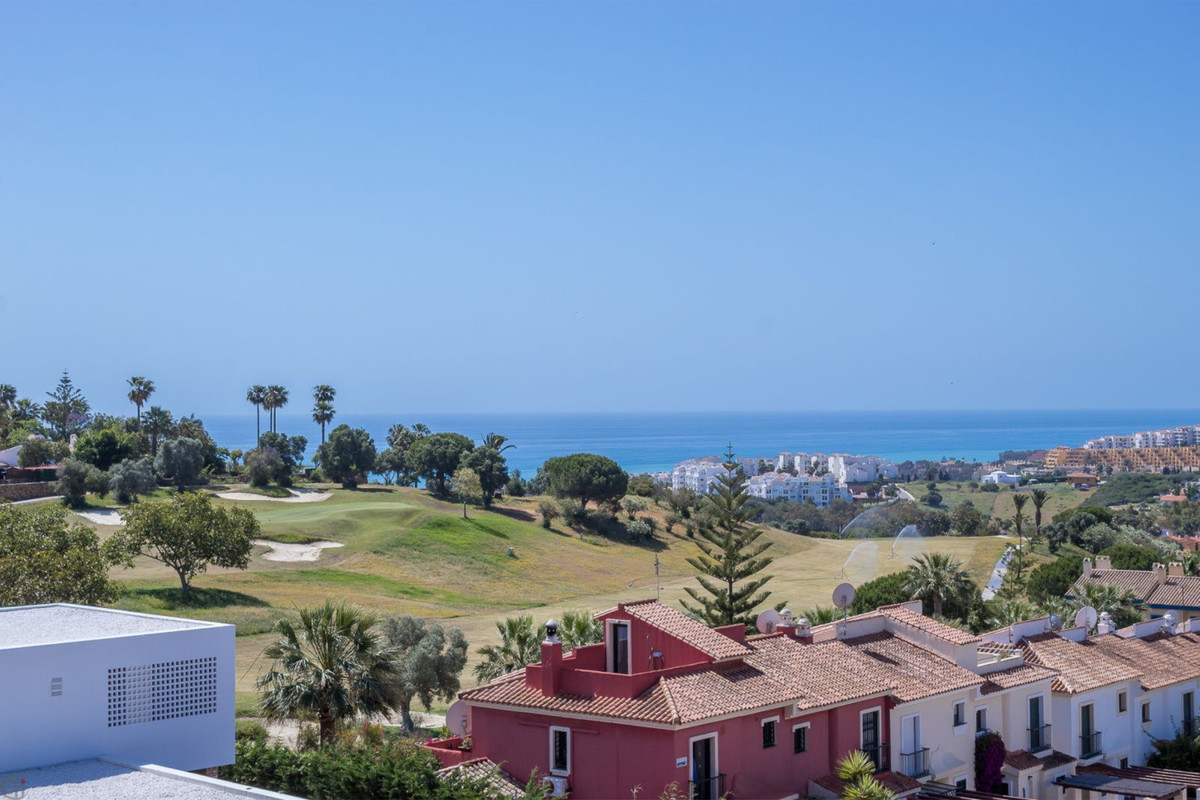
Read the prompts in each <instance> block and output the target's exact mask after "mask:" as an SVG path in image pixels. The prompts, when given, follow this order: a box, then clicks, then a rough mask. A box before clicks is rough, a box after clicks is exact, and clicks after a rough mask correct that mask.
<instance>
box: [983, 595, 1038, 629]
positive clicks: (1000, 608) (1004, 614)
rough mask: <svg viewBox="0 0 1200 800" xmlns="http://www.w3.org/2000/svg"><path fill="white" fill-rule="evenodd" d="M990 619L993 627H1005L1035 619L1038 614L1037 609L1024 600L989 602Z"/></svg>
mask: <svg viewBox="0 0 1200 800" xmlns="http://www.w3.org/2000/svg"><path fill="white" fill-rule="evenodd" d="M987 612H988V619H989V620H990V622H991V624H992V626H993V627H996V628H1003V627H1005V626H1007V625H1012V624H1014V623H1017V622H1024V621H1025V620H1027V619H1033V618H1034V617H1036V616H1037V615H1038V612H1037V609H1036V608H1034V607H1033V606H1032V605H1030V604H1029V603H1026V602H1024V601H1023V600H1009V601H1007V602H1003V601H1002V602H998V603H989V604H988V607H987Z"/></svg>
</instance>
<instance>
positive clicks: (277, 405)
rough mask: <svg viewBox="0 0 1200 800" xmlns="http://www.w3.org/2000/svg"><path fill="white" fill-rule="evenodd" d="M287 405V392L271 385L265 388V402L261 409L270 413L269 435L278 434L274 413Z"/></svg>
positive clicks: (275, 385)
mask: <svg viewBox="0 0 1200 800" xmlns="http://www.w3.org/2000/svg"><path fill="white" fill-rule="evenodd" d="M287 403H288V390H287V389H285V388H283V387H282V386H279V385H277V384H272V385H270V386H268V387H267V402H266V403H265V404H264V405H263V408H266V409H268V410H270V412H271V433H279V427H278V425H277V424H276V419H277V418H276V414H275V412H276V411H278V410H279V409H281V408H283V407H284V406H286V405H287Z"/></svg>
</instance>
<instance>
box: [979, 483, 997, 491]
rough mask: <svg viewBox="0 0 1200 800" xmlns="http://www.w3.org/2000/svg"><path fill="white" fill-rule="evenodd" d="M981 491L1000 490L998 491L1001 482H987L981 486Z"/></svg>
mask: <svg viewBox="0 0 1200 800" xmlns="http://www.w3.org/2000/svg"><path fill="white" fill-rule="evenodd" d="M979 491H981V492H998V491H1000V484H998V483H985V484H983V485H982V486H980V487H979Z"/></svg>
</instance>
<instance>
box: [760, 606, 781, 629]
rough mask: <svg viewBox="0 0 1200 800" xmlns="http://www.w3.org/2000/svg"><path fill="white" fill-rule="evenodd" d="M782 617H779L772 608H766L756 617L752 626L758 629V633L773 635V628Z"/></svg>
mask: <svg viewBox="0 0 1200 800" xmlns="http://www.w3.org/2000/svg"><path fill="white" fill-rule="evenodd" d="M782 619H783V617H781V616H779V612H778V611H776V610H775V609H773V608H768V609H767V610H766V611H764V612H762V613H761V614H759V615H758V619H757V620H756V621H755V623H754V626H755V627H756V628H758V632H759V633H774V632H775V626H776V625H778V624H779V622H780V620H782Z"/></svg>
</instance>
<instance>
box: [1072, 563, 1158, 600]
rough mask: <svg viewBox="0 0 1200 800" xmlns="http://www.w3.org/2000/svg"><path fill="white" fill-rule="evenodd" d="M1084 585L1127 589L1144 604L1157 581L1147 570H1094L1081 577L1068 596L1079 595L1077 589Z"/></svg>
mask: <svg viewBox="0 0 1200 800" xmlns="http://www.w3.org/2000/svg"><path fill="white" fill-rule="evenodd" d="M1085 583H1094V584H1100V583H1108V584H1111V585H1113V586H1116V587H1117V588H1119V589H1128V590H1129V591H1131V592H1133V596H1134V597H1136V598H1137V599H1138V600H1141V601H1142V602H1145V601H1146V600H1147V599H1148V598H1149V597H1150V595H1151V594H1153V593H1154V590H1155V589H1157V588H1158V580H1157V579H1156V578H1155V577H1154V573H1153V572H1152V571H1150V570H1148V569H1094V570H1092V574H1091V575H1089V576H1087V577H1086V578H1085V577H1083V576H1082V575H1081V576H1080V577H1079V579H1078V580H1077V581H1075V585H1074V586H1072V587H1071V590H1070V591H1071V594H1070V596H1072V597H1074V596H1077V595H1078V594H1079V587H1080V586H1082V585H1084V584H1085Z"/></svg>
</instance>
